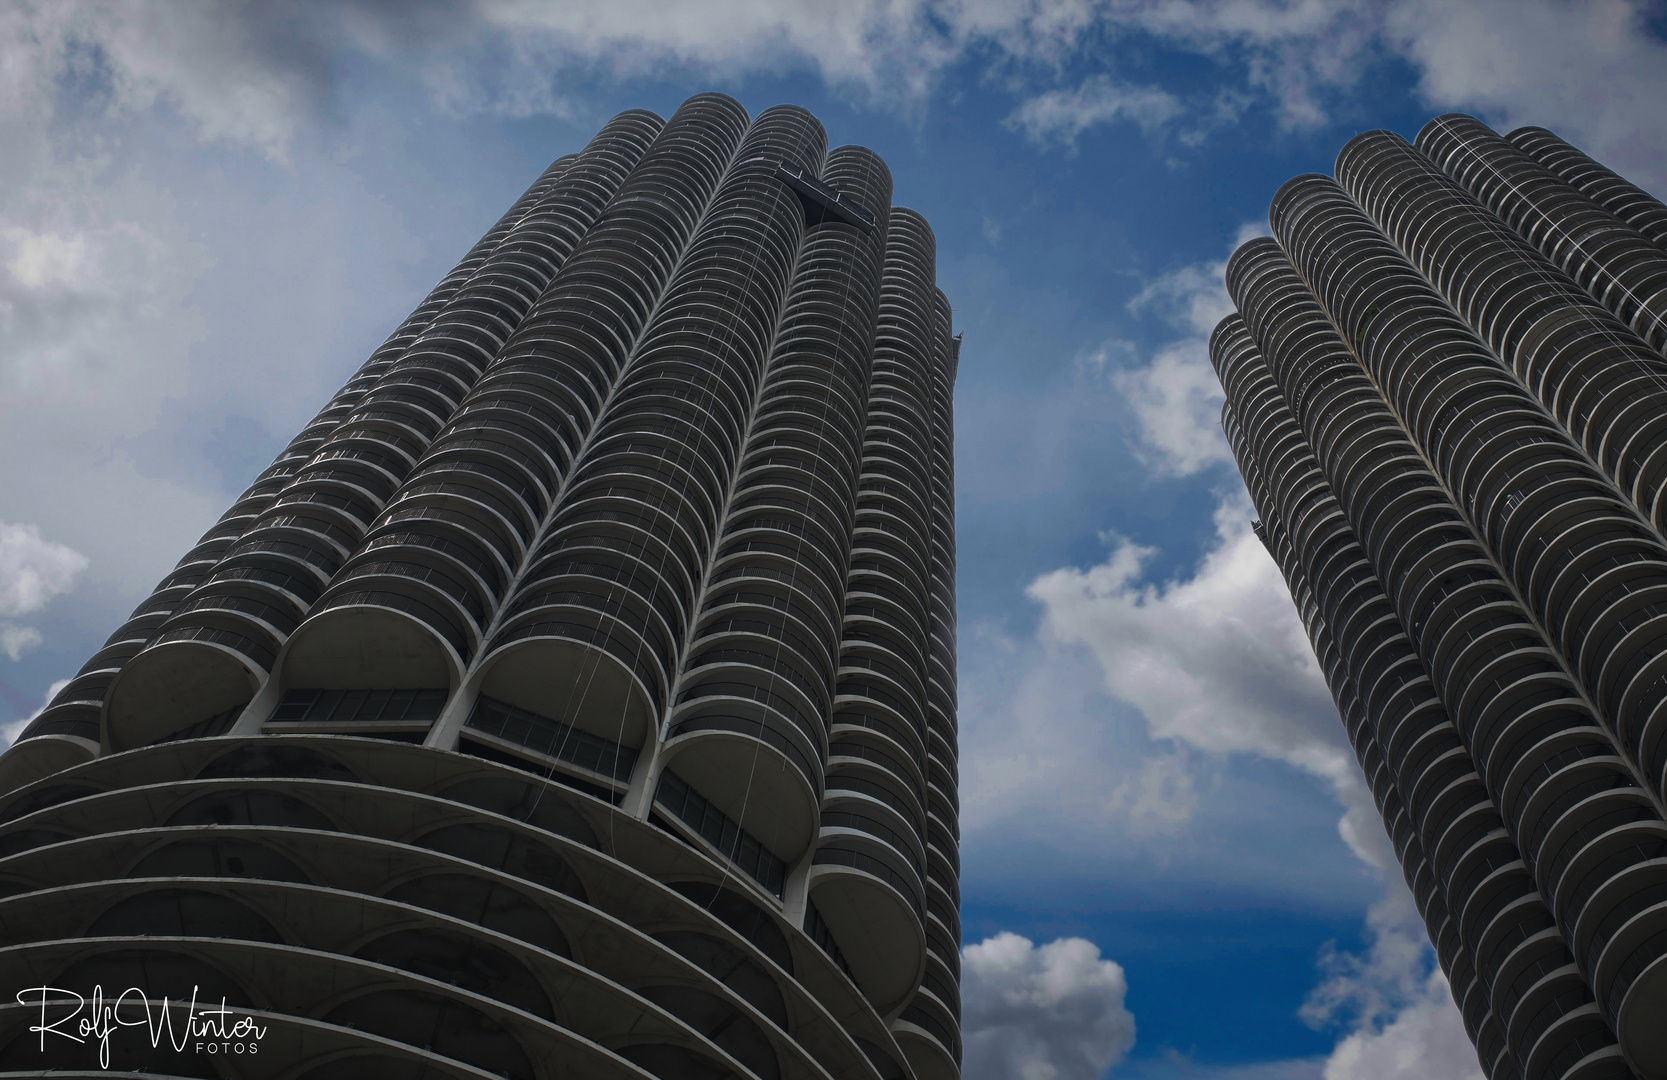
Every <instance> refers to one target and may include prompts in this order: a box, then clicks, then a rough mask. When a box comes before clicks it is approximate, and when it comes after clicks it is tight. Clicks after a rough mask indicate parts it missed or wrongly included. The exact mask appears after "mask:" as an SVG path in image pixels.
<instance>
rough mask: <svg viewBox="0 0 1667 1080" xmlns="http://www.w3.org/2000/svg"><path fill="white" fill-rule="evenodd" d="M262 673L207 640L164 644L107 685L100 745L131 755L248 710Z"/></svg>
mask: <svg viewBox="0 0 1667 1080" xmlns="http://www.w3.org/2000/svg"><path fill="white" fill-rule="evenodd" d="M265 678H266V672H265V671H261V670H259V669H257V668H256V667H255V666H254V665H253V663H252V662H251V661H250V660H248V659H247V658H246V657H244V656H243V654H242V653H239V652H236V651H234V650H232V649H228V648H225V647H223V646H220V645H217V644H215V643H214V642H211V641H168V642H163V643H162V644H160V645H153V646H151V647H150V648H148V649H146V650H145V651H144V652H142V653H140V654H139V655H138V656H135V657H134V658H133V659H132V660H129V661H128V662H127V666H126V667H124V668H123V669H122V671H121V674H119V675H117V676H116V680H115V682H113V683H111V685H110V692H109V695H108V696H107V697H106V698H105V706H104V741H105V743H106V744H107V745H108V746H109V747H110V748H111V749H112V750H132V749H134V748H135V747H140V746H145V745H148V744H150V743H153V742H156V741H157V740H158V739H162V738H166V737H167V736H169V735H172V734H173V733H174V732H176V731H180V730H182V729H184V728H187V727H190V726H191V725H192V724H195V723H198V722H199V721H202V720H205V719H207V718H208V717H211V716H214V715H216V714H219V713H222V712H225V711H226V710H228V709H235V708H238V707H239V706H242V705H246V704H248V702H249V701H250V700H251V699H252V698H253V697H254V696H255V692H256V691H257V690H259V689H260V685H261V682H262V681H263V680H264V679H265Z"/></svg>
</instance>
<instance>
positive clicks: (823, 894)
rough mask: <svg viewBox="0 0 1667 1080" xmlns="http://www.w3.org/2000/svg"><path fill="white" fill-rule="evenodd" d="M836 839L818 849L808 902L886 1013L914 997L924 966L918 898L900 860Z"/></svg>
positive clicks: (878, 1008)
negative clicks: (900, 867)
mask: <svg viewBox="0 0 1667 1080" xmlns="http://www.w3.org/2000/svg"><path fill="white" fill-rule="evenodd" d="M835 843H837V844H838V846H832V845H831V844H822V845H819V846H818V848H817V851H816V855H815V858H814V860H813V865H812V866H811V868H810V875H809V894H810V901H811V903H812V904H814V905H815V908H816V911H817V912H818V913H819V915H820V916H821V918H822V920H823V921H824V922H825V923H826V924H827V926H828V928H829V929H830V930H831V931H832V933H833V936H834V938H835V940H837V941H838V942H839V947H840V950H841V951H842V952H843V953H844V956H845V961H846V963H847V964H849V965H850V968H851V975H852V978H853V980H854V981H855V982H856V984H857V986H858V987H859V988H860V989H861V990H862V992H863V994H864V996H866V997H867V998H868V1000H869V1001H870V1002H872V1003H873V1005H874V1008H875V1010H876V1011H878V1012H879V1013H880V1015H882V1016H887V1015H890V1014H893V1013H895V1012H896V1011H897V1010H898V1009H900V1008H902V1006H903V1005H904V1004H905V1003H906V1002H907V1001H908V1000H909V998H910V997H911V996H913V994H914V992H915V989H916V988H917V987H918V986H919V985H920V977H921V974H922V972H923V971H924V970H925V966H926V932H925V930H924V928H923V926H922V921H921V915H920V913H919V907H920V900H919V897H918V895H915V894H913V893H911V892H910V888H911V882H910V881H909V877H908V875H907V874H906V873H904V872H903V871H902V870H900V869H899V868H898V867H897V866H896V865H895V863H897V862H901V860H900V859H896V858H895V857H890V858H888V857H885V856H884V854H883V853H881V852H877V851H869V850H865V847H867V846H868V845H865V844H864V843H863V842H862V841H860V840H850V839H847V838H841V839H840V840H839V841H836V842H835ZM874 846H875V847H876V848H877V847H879V846H880V845H874Z"/></svg>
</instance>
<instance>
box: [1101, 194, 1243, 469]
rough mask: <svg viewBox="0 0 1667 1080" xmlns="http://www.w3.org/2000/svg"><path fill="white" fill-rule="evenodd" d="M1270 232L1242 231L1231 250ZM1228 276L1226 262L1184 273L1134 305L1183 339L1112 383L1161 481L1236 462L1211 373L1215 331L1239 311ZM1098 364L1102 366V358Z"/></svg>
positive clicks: (1165, 279)
mask: <svg viewBox="0 0 1667 1080" xmlns="http://www.w3.org/2000/svg"><path fill="white" fill-rule="evenodd" d="M1266 232H1267V230H1266V228H1265V227H1264V226H1262V225H1259V224H1255V223H1251V224H1246V225H1242V226H1240V228H1239V231H1238V236H1237V238H1236V239H1235V240H1234V245H1233V246H1234V247H1237V246H1238V245H1239V244H1242V243H1244V242H1245V241H1246V240H1248V239H1250V238H1251V237H1252V236H1259V235H1265V234H1266ZM1226 270H1227V260H1225V259H1222V260H1220V261H1212V262H1205V263H1194V264H1192V265H1190V266H1183V267H1181V268H1180V269H1178V270H1173V271H1170V272H1169V273H1167V274H1164V275H1162V276H1161V277H1159V278H1157V279H1156V280H1154V281H1152V282H1150V283H1148V284H1147V285H1146V287H1145V288H1143V289H1141V291H1140V292H1139V293H1138V294H1136V296H1135V298H1134V299H1133V300H1130V301H1129V304H1128V310H1129V311H1130V313H1131V314H1136V315H1138V314H1141V313H1142V312H1147V311H1150V312H1152V313H1153V314H1156V315H1158V316H1159V317H1161V318H1162V319H1163V320H1164V321H1165V322H1167V323H1169V325H1170V326H1171V327H1173V328H1174V329H1176V330H1178V331H1180V332H1181V335H1182V336H1181V337H1179V338H1176V339H1175V340H1173V341H1170V342H1169V343H1167V344H1165V345H1163V346H1161V347H1160V348H1158V349H1157V351H1156V352H1154V353H1153V355H1152V359H1151V361H1150V362H1148V363H1147V364H1145V365H1144V366H1142V367H1134V368H1122V369H1120V370H1117V371H1116V372H1115V373H1114V374H1113V375H1112V377H1111V382H1112V387H1113V388H1114V389H1115V390H1117V392H1118V393H1119V394H1121V395H1122V396H1123V398H1124V400H1125V401H1126V402H1127V403H1128V405H1129V407H1130V408H1132V409H1133V410H1134V417H1135V423H1136V426H1137V428H1138V429H1139V436H1140V438H1139V442H1138V444H1137V446H1136V453H1137V454H1138V455H1139V456H1140V457H1141V459H1142V460H1143V461H1144V462H1145V463H1146V464H1148V465H1150V466H1151V467H1152V468H1153V469H1154V470H1155V471H1156V472H1157V473H1158V474H1159V475H1160V476H1190V475H1192V474H1193V473H1197V472H1201V471H1203V470H1204V469H1207V468H1209V467H1210V466H1212V465H1220V464H1228V463H1231V462H1232V460H1233V455H1232V452H1231V451H1230V450H1229V449H1228V447H1227V440H1226V439H1225V438H1224V437H1223V436H1222V433H1221V403H1222V400H1223V394H1222V392H1221V383H1220V381H1219V380H1218V379H1217V378H1216V375H1215V369H1214V368H1212V367H1211V366H1210V332H1211V331H1212V330H1214V329H1215V327H1216V324H1217V323H1218V322H1220V321H1221V320H1222V319H1224V318H1226V317H1227V316H1228V315H1229V314H1231V313H1232V311H1233V300H1232V298H1231V297H1229V296H1228V295H1227V286H1226V284H1225V283H1224V281H1223V275H1224V274H1225V272H1226ZM1117 344H1121V343H1117ZM1108 347H1109V345H1108V346H1102V348H1101V354H1106V352H1107V349H1108ZM1094 359H1095V360H1096V361H1100V362H1102V363H1103V360H1102V359H1101V355H1096V357H1095V358H1094Z"/></svg>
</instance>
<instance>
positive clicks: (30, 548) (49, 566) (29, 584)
mask: <svg viewBox="0 0 1667 1080" xmlns="http://www.w3.org/2000/svg"><path fill="white" fill-rule="evenodd" d="M86 567H87V559H86V557H85V556H84V555H82V554H81V553H80V552H78V551H76V550H74V549H73V548H69V547H66V546H65V545H63V544H59V543H54V542H53V541H51V540H48V539H46V538H45V537H43V536H42V535H41V531H40V527H39V526H37V525H12V524H8V523H6V522H4V521H0V615H28V614H29V613H31V612H35V611H39V610H40V609H41V608H43V607H45V606H46V605H47V603H48V602H50V601H51V599H52V598H53V597H54V596H57V595H59V594H60V593H65V592H68V591H69V590H70V589H72V588H73V587H74V586H75V576H76V575H77V574H79V573H80V572H81V571H82V570H84V569H86Z"/></svg>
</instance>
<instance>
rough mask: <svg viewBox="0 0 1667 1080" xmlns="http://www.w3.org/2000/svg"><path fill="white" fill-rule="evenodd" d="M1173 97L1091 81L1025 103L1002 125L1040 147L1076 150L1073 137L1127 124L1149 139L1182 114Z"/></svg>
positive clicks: (1158, 90)
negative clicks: (1058, 145) (1102, 126)
mask: <svg viewBox="0 0 1667 1080" xmlns="http://www.w3.org/2000/svg"><path fill="white" fill-rule="evenodd" d="M1184 111H1185V109H1184V106H1182V104H1181V101H1180V99H1179V98H1177V97H1176V96H1175V95H1174V94H1171V93H1170V92H1169V91H1167V90H1164V89H1163V88H1162V87H1158V86H1136V85H1133V84H1130V83H1120V82H1114V81H1112V79H1111V77H1110V76H1109V75H1091V76H1089V77H1088V78H1087V79H1085V80H1083V82H1082V85H1080V86H1078V87H1076V88H1075V89H1070V90H1049V91H1047V92H1046V93H1043V94H1037V95H1036V96H1035V97H1032V98H1029V99H1028V100H1026V101H1025V102H1024V103H1023V104H1021V105H1020V106H1019V107H1018V108H1017V109H1015V110H1014V111H1013V114H1012V115H1011V116H1009V117H1008V118H1007V120H1006V124H1007V126H1008V127H1009V128H1012V129H1014V130H1022V131H1023V132H1024V133H1025V136H1026V137H1027V138H1029V139H1030V141H1031V142H1034V143H1036V144H1037V145H1039V146H1047V145H1049V144H1050V143H1054V142H1059V143H1062V144H1063V145H1065V146H1066V147H1067V148H1070V149H1075V147H1076V143H1077V137H1078V136H1079V135H1081V134H1082V133H1083V132H1084V131H1087V130H1088V129H1089V128H1091V127H1095V126H1097V125H1099V124H1106V123H1111V122H1113V121H1117V120H1127V121H1130V122H1132V123H1135V124H1138V125H1139V126H1140V130H1141V131H1143V132H1146V133H1147V134H1151V133H1153V132H1155V131H1157V130H1159V129H1160V128H1162V127H1163V126H1164V125H1165V124H1167V123H1169V122H1170V121H1171V120H1174V119H1175V118H1176V117H1178V116H1180V115H1181V114H1182V112H1184Z"/></svg>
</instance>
